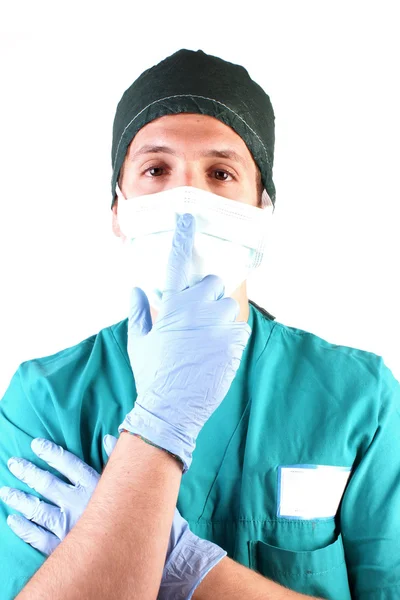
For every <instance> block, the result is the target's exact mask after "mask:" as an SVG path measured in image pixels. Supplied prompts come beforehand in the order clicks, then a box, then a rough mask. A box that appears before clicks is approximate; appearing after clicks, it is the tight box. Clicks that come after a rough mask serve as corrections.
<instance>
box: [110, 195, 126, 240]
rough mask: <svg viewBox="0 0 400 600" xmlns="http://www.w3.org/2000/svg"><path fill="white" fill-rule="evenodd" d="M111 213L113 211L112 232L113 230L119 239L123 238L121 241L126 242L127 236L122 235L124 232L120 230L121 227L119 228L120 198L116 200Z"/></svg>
mask: <svg viewBox="0 0 400 600" xmlns="http://www.w3.org/2000/svg"><path fill="white" fill-rule="evenodd" d="M111 211H112V230H113V233H114V235H116V236H117V237H119V238H121V240H122V241H123V242H124V241H125V240H126V236H125V235H124V234H123V233H122V231H121V229H120V226H119V223H118V198H116V200H115V202H114V204H113V207H112V209H111Z"/></svg>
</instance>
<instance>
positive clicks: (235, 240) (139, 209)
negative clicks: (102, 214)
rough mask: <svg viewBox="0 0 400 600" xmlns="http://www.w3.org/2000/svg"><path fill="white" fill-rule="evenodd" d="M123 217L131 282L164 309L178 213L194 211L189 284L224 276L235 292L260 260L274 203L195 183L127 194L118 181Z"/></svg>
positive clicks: (120, 217) (120, 215) (229, 289)
mask: <svg viewBox="0 0 400 600" xmlns="http://www.w3.org/2000/svg"><path fill="white" fill-rule="evenodd" d="M116 193H117V196H118V198H119V202H118V222H119V226H120V229H121V231H122V233H123V234H124V235H125V236H126V238H127V239H126V241H125V242H124V246H125V249H126V257H125V258H126V259H127V269H128V273H129V283H130V284H131V287H140V288H141V289H142V290H143V291H144V292H145V293H146V295H147V297H148V299H149V303H150V305H151V306H152V307H154V309H155V310H157V311H158V310H159V309H160V305H161V301H162V292H163V290H164V289H165V278H166V271H167V265H168V258H169V254H170V251H171V247H172V239H173V236H174V231H175V227H176V223H177V220H178V217H179V215H181V214H184V213H190V214H192V215H193V216H194V218H195V223H196V231H195V238H194V245H193V253H192V259H191V264H190V276H189V285H190V286H192V285H194V284H195V283H197V282H199V281H201V280H202V279H203V278H204V277H205V276H206V275H210V274H214V275H218V276H219V277H221V279H222V281H223V283H224V285H225V296H230V295H231V294H232V292H234V291H235V290H236V289H237V288H238V287H239V286H240V284H241V283H242V282H243V281H245V279H247V278H248V276H249V275H250V273H251V272H252V271H253V270H254V269H256V268H257V267H259V266H260V264H261V262H262V260H263V256H264V246H265V242H266V239H267V235H268V224H269V221H270V217H271V216H272V210H273V206H272V203H271V205H270V206H266V207H265V208H257V207H255V206H250V205H249V204H245V203H243V202H239V201H236V200H230V199H228V198H224V197H223V196H218V195H217V194H213V193H211V192H207V191H205V190H201V189H198V188H195V187H190V186H181V187H175V188H172V189H168V190H165V191H163V192H157V193H154V194H146V195H144V196H136V197H134V198H129V199H127V200H125V198H124V197H123V195H122V192H121V190H120V189H119V187H118V185H117V187H116Z"/></svg>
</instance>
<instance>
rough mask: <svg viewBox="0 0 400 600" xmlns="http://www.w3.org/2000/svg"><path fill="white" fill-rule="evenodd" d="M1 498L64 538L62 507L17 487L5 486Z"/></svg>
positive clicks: (25, 515)
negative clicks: (48, 502)
mask: <svg viewBox="0 0 400 600" xmlns="http://www.w3.org/2000/svg"><path fill="white" fill-rule="evenodd" d="M1 499H2V500H3V502H5V503H6V504H8V506H10V507H11V508H13V509H15V510H18V511H19V512H20V513H22V514H23V516H24V517H26V518H27V519H29V521H33V522H34V523H36V524H37V525H41V526H42V527H45V528H46V529H47V530H49V531H51V532H52V533H54V534H55V535H56V536H57V537H58V538H60V539H63V538H64V537H65V535H64V528H63V521H64V519H63V516H62V513H61V511H60V509H59V508H58V507H57V506H53V505H52V504H47V502H43V501H42V500H39V498H38V497H37V496H33V495H32V494H26V493H25V492H22V491H21V490H17V489H15V488H9V487H3V488H2V489H1Z"/></svg>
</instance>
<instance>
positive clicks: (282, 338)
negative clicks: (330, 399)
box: [257, 311, 400, 410]
mask: <svg viewBox="0 0 400 600" xmlns="http://www.w3.org/2000/svg"><path fill="white" fill-rule="evenodd" d="M272 319H274V317H272ZM257 321H258V323H259V329H260V330H261V331H262V332H263V335H265V337H266V338H267V339H268V348H269V352H271V353H273V354H274V355H275V356H276V357H277V359H278V360H281V361H282V363H281V364H283V362H284V363H285V366H287V367H288V368H289V369H290V370H291V371H292V373H293V372H294V371H296V373H302V374H303V375H304V377H308V378H310V380H311V379H317V380H318V381H320V382H323V383H324V386H326V388H327V389H329V388H331V389H335V390H336V392H337V393H339V392H340V391H342V392H349V391H350V392H351V393H352V395H353V396H354V395H358V394H362V395H364V396H368V395H373V396H374V397H375V398H376V397H377V395H381V396H382V397H387V396H388V395H389V396H391V397H392V398H393V399H394V406H395V409H396V410H400V383H399V381H398V380H397V379H396V378H395V377H394V375H393V373H392V371H391V370H390V368H389V367H388V366H387V365H386V364H385V361H384V358H383V357H382V356H380V355H379V354H376V353H374V352H370V351H367V350H361V349H359V348H354V347H351V346H346V345H343V344H334V343H332V342H330V341H329V340H327V339H324V338H322V337H320V336H318V335H316V334H315V333H311V332H310V331H306V330H303V329H300V328H297V327H291V326H288V325H285V324H283V323H280V322H279V321H276V320H271V319H270V318H268V317H267V316H266V315H265V314H263V312H261V311H257Z"/></svg>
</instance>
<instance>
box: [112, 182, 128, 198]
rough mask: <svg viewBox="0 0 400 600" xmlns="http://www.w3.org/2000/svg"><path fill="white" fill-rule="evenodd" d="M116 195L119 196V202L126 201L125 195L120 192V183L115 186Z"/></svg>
mask: <svg viewBox="0 0 400 600" xmlns="http://www.w3.org/2000/svg"><path fill="white" fill-rule="evenodd" d="M115 193H116V194H117V197H118V200H126V198H124V195H123V193H122V192H121V190H120V187H119V185H118V183H116V184H115Z"/></svg>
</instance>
